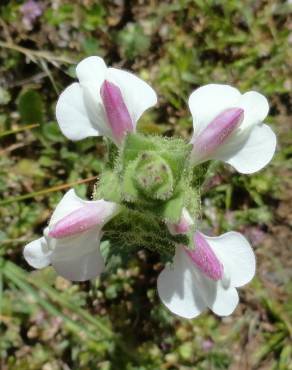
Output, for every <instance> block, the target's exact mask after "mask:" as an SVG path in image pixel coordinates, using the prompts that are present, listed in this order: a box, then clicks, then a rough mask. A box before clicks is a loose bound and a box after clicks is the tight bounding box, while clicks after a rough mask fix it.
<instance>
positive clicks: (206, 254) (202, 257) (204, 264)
mask: <svg viewBox="0 0 292 370" xmlns="http://www.w3.org/2000/svg"><path fill="white" fill-rule="evenodd" d="M194 244H195V249H194V250H189V249H186V248H185V251H186V253H187V254H188V256H189V257H190V258H191V260H192V261H193V262H194V264H195V265H196V266H197V268H198V269H199V270H200V271H201V272H203V273H204V274H205V275H206V276H207V277H209V278H210V279H212V280H215V281H217V280H221V279H222V278H223V275H224V268H223V265H222V263H221V262H220V261H219V260H218V258H217V257H216V255H215V253H214V252H213V250H212V248H211V247H210V245H209V243H208V242H207V240H206V239H205V238H204V236H203V234H201V233H200V232H198V231H197V232H196V233H195V235H194Z"/></svg>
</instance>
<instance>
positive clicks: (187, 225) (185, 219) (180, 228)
mask: <svg viewBox="0 0 292 370" xmlns="http://www.w3.org/2000/svg"><path fill="white" fill-rule="evenodd" d="M193 224H194V221H193V219H192V217H191V215H190V214H189V212H188V211H187V209H186V208H183V211H182V215H181V219H180V220H179V222H178V223H176V224H173V223H170V222H168V223H167V227H168V230H169V232H170V233H171V234H172V235H178V234H187V233H188V232H189V231H190V230H191V228H192V226H193Z"/></svg>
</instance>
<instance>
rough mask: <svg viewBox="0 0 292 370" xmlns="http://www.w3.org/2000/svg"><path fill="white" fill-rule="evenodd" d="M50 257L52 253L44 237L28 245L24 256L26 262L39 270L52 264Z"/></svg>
mask: <svg viewBox="0 0 292 370" xmlns="http://www.w3.org/2000/svg"><path fill="white" fill-rule="evenodd" d="M50 255H51V251H50V250H49V249H48V246H47V242H46V240H45V238H44V237H42V238H40V239H37V240H34V241H32V242H31V243H29V244H27V245H26V246H25V247H24V250H23V256H24V258H25V260H26V262H27V263H28V264H29V265H30V266H32V267H34V268H37V269H41V268H43V267H46V266H48V265H49V264H50V263H51V260H50Z"/></svg>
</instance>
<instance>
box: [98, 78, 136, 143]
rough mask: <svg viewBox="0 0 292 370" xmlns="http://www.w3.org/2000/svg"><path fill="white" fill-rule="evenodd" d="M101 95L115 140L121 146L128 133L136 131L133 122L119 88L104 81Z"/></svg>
mask: <svg viewBox="0 0 292 370" xmlns="http://www.w3.org/2000/svg"><path fill="white" fill-rule="evenodd" d="M100 95H101V99H102V102H103V105H104V109H105V112H106V116H107V119H108V123H109V126H110V128H111V131H112V134H113V138H114V140H115V141H116V142H117V143H118V144H120V143H121V141H122V139H123V138H124V136H125V135H126V133H127V132H131V131H133V129H134V126H133V122H132V119H131V116H130V113H129V111H128V108H127V106H126V104H125V102H124V99H123V96H122V93H121V90H120V88H119V87H118V86H116V85H115V84H113V83H112V82H109V81H107V80H105V81H104V83H103V84H102V86H101V88H100Z"/></svg>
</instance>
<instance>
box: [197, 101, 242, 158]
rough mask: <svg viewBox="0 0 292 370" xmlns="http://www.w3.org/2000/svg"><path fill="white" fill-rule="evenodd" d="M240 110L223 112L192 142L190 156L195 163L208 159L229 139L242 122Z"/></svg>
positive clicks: (233, 109) (232, 109) (230, 109)
mask: <svg viewBox="0 0 292 370" xmlns="http://www.w3.org/2000/svg"><path fill="white" fill-rule="evenodd" d="M243 117H244V110H243V109H242V108H229V109H226V110H224V111H223V112H222V113H220V114H219V115H218V116H216V117H215V118H214V119H213V121H211V122H210V123H209V124H208V126H207V127H206V128H205V129H204V130H203V131H202V132H201V133H199V134H198V136H196V137H194V138H193V140H192V143H193V151H192V156H193V159H194V161H195V162H200V161H201V160H205V159H210V158H211V157H212V154H214V153H215V152H216V150H217V149H218V148H220V146H221V145H222V144H224V143H225V142H226V140H227V139H228V138H229V137H230V135H231V134H232V132H234V130H235V129H236V128H237V127H238V126H239V125H240V123H241V122H242V121H243Z"/></svg>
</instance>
